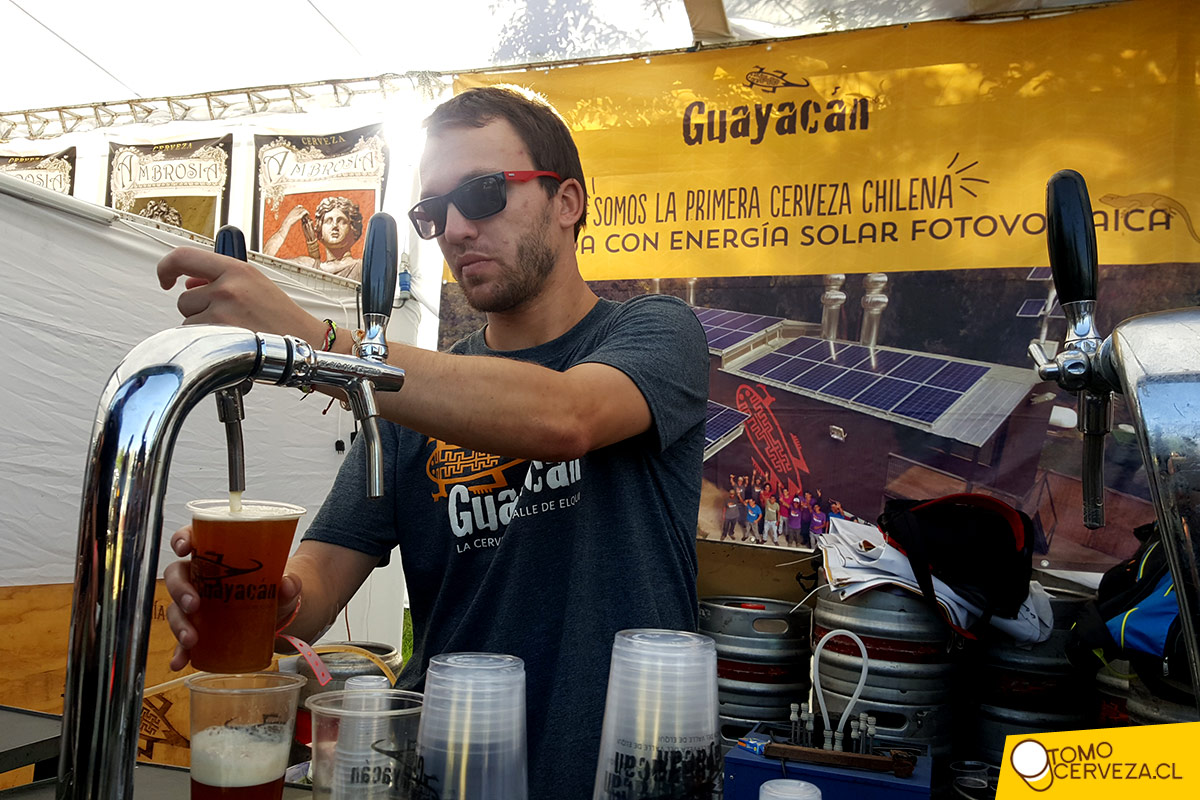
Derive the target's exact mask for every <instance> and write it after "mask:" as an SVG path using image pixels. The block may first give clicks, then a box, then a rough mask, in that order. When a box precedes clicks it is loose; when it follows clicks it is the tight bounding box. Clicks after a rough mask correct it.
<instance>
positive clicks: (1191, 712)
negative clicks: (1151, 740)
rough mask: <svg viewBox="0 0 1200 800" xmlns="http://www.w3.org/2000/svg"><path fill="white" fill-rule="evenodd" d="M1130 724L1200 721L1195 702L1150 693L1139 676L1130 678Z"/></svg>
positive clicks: (1128, 705) (1128, 706)
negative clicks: (1176, 700) (1179, 700)
mask: <svg viewBox="0 0 1200 800" xmlns="http://www.w3.org/2000/svg"><path fill="white" fill-rule="evenodd" d="M1127 708H1128V709H1129V724H1130V725H1166V724H1170V723H1174V722H1200V714H1197V713H1196V704H1195V703H1187V704H1185V703H1177V702H1174V701H1173V700H1167V699H1165V698H1162V697H1158V696H1156V695H1153V694H1151V693H1150V690H1149V689H1148V688H1147V687H1146V684H1144V683H1142V682H1141V680H1139V679H1138V678H1137V677H1133V678H1130V679H1129V702H1128V704H1127Z"/></svg>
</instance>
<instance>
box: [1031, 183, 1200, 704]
mask: <svg viewBox="0 0 1200 800" xmlns="http://www.w3.org/2000/svg"><path fill="white" fill-rule="evenodd" d="M1046 220H1047V236H1048V241H1049V251H1050V267H1051V270H1052V272H1053V273H1054V286H1055V288H1056V290H1057V292H1058V297H1059V301H1060V302H1061V304H1062V309H1063V313H1064V314H1065V315H1066V317H1067V328H1068V330H1067V338H1066V341H1065V342H1064V344H1063V349H1062V350H1061V351H1060V352H1059V353H1058V354H1057V355H1056V356H1055V357H1054V358H1053V359H1051V358H1049V357H1048V356H1047V354H1046V353H1045V351H1044V350H1043V349H1042V347H1041V345H1040V343H1038V342H1033V343H1031V344H1030V345H1029V355H1030V357H1031V358H1033V360H1034V361H1035V362H1036V363H1037V371H1038V375H1039V376H1040V377H1041V378H1042V380H1046V381H1056V382H1057V383H1058V385H1059V386H1061V387H1062V388H1064V389H1067V390H1069V391H1072V392H1076V393H1078V397H1079V422H1078V428H1079V431H1080V432H1081V433H1082V434H1083V439H1084V451H1083V504H1084V509H1083V518H1084V524H1085V525H1086V526H1087V527H1088V528H1099V527H1101V526H1103V525H1104V471H1103V469H1104V436H1105V434H1107V433H1108V431H1109V429H1110V428H1111V414H1112V411H1111V402H1112V395H1113V393H1114V392H1119V393H1121V394H1122V395H1123V396H1124V397H1125V403H1126V405H1127V406H1128V407H1129V411H1130V414H1131V415H1132V416H1133V422H1134V426H1135V428H1136V430H1137V438H1138V447H1139V449H1140V450H1141V454H1142V462H1143V463H1144V464H1145V468H1146V474H1147V477H1148V478H1149V483H1150V495H1151V498H1152V499H1153V501H1154V509H1155V513H1156V515H1157V518H1158V526H1159V530H1160V531H1161V534H1162V541H1163V546H1164V548H1165V552H1166V556H1167V563H1168V564H1169V565H1170V568H1171V575H1172V577H1173V578H1174V581H1175V588H1176V592H1177V596H1178V600H1179V614H1180V624H1181V630H1182V633H1183V637H1184V642H1185V645H1186V647H1187V657H1188V668H1189V670H1190V672H1191V678H1192V690H1193V696H1194V697H1195V698H1196V702H1197V710H1198V711H1200V641H1198V640H1197V617H1196V614H1197V612H1198V610H1200V569H1198V564H1200V539H1197V538H1196V533H1197V531H1200V308H1180V309H1175V310H1173V311H1160V312H1156V313H1153V314H1143V315H1141V316H1137V317H1132V318H1130V319H1127V320H1125V321H1124V322H1122V323H1120V324H1119V325H1117V327H1116V328H1115V329H1114V330H1113V332H1112V334H1111V335H1110V336H1109V337H1108V338H1107V339H1102V338H1101V336H1100V334H1099V333H1098V332H1097V330H1096V326H1095V321H1094V314H1095V309H1096V272H1097V269H1096V265H1097V255H1096V229H1095V226H1094V224H1093V222H1092V207H1091V202H1090V200H1089V199H1088V193H1087V186H1086V185H1085V184H1084V180H1083V178H1082V177H1081V176H1080V175H1079V173H1077V172H1074V171H1072V170H1063V171H1061V172H1058V173H1055V175H1054V176H1053V177H1051V178H1050V181H1049V183H1048V184H1047V187H1046Z"/></svg>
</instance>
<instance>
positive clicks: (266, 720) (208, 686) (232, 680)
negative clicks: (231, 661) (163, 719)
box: [185, 672, 306, 800]
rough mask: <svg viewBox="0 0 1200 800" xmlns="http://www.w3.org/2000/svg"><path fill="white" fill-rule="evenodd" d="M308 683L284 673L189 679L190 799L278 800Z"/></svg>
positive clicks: (198, 676)
mask: <svg viewBox="0 0 1200 800" xmlns="http://www.w3.org/2000/svg"><path fill="white" fill-rule="evenodd" d="M305 682H306V679H305V678H304V677H303V676H301V675H292V674H289V673H284V672H259V673H252V674H249V675H203V674H197V675H189V676H188V678H187V680H186V681H185V683H186V684H187V687H188V689H189V690H190V693H191V698H190V699H191V716H192V725H191V732H192V743H191V753H192V800H280V798H282V797H283V773H284V771H285V770H286V769H287V766H288V763H287V762H288V753H289V752H290V751H291V744H292V731H293V729H294V727H295V724H296V701H297V700H298V699H299V697H300V688H301V687H302V686H304V684H305Z"/></svg>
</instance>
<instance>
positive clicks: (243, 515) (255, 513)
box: [188, 499, 306, 522]
mask: <svg viewBox="0 0 1200 800" xmlns="http://www.w3.org/2000/svg"><path fill="white" fill-rule="evenodd" d="M188 510H190V511H191V512H192V517H193V519H202V520H206V521H209V522H246V521H248V520H261V519H298V518H300V517H302V516H304V514H305V513H306V511H305V509H303V508H301V507H300V506H294V505H290V504H288V503H267V502H263V501H261V500H243V501H242V508H241V510H240V511H234V510H233V509H231V508H230V506H229V500H228V499H224V500H197V501H195V502H194V503H189V504H188Z"/></svg>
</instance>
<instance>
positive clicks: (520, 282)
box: [462, 208, 557, 314]
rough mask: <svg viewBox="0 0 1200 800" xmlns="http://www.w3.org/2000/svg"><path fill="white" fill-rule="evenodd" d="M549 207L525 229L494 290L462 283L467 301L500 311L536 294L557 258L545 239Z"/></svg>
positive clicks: (489, 311)
mask: <svg viewBox="0 0 1200 800" xmlns="http://www.w3.org/2000/svg"><path fill="white" fill-rule="evenodd" d="M549 230H550V210H549V209H548V208H547V209H546V211H545V213H543V214H542V218H541V219H540V220H539V224H538V225H536V226H535V227H534V228H533V229H531V230H529V231H527V232H526V233H525V234H524V235H522V236H521V238H520V240H519V241H518V242H517V263H516V266H515V267H511V268H506V269H505V270H504V271H503V275H502V276H501V278H500V280H499V281H498V282H497V283H496V284H495V285H494V287H493V290H492V291H490V292H486V293H478V292H477V293H472V292H471V291H470V290H469V289H467V287H466V286H465V285H463V286H462V290H463V296H464V297H466V300H467V305H469V306H471V308H473V309H475V310H476V311H482V312H484V313H485V314H502V313H504V312H507V311H514V310H516V309H518V308H520V307H521V306H523V305H525V304H526V303H528V302H529V301H530V300H532V299H533V298H534V297H537V296H538V295H539V294H540V293H541V291H542V289H543V287H545V285H546V280H547V279H548V278H549V277H550V273H551V272H553V271H554V264H555V262H556V261H557V258H556V257H555V253H554V248H552V247H551V246H550V242H549V241H548V239H549V236H548V233H549Z"/></svg>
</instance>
